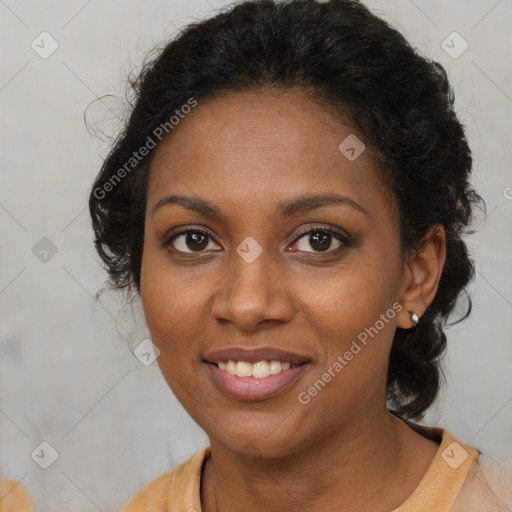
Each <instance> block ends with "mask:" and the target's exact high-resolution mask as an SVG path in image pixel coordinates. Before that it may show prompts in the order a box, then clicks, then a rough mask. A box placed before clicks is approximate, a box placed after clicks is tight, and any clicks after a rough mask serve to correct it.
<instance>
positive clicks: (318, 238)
mask: <svg viewBox="0 0 512 512" xmlns="http://www.w3.org/2000/svg"><path fill="white" fill-rule="evenodd" d="M333 242H334V244H335V245H334V247H333ZM294 245H297V246H298V247H297V248H298V250H299V251H302V252H313V253H315V252H336V251H337V249H340V248H341V247H343V246H344V245H349V243H348V239H347V237H346V236H344V235H343V234H342V233H338V232H337V231H335V230H334V229H332V228H313V229H310V230H309V231H306V232H305V233H302V234H301V235H300V236H299V237H298V238H297V239H296V241H295V242H294ZM309 248H312V249H313V251H311V250H309Z"/></svg>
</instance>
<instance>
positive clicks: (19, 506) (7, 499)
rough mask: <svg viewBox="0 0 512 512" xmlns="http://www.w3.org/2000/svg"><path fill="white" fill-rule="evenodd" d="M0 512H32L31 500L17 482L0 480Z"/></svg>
mask: <svg viewBox="0 0 512 512" xmlns="http://www.w3.org/2000/svg"><path fill="white" fill-rule="evenodd" d="M0 510H1V511H2V512H34V505H33V503H32V500H31V499H30V496H29V494H28V492H27V490H26V489H25V487H23V485H22V484H21V483H20V482H19V481H17V480H5V479H2V478H0Z"/></svg>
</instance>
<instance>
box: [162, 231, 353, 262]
mask: <svg viewBox="0 0 512 512" xmlns="http://www.w3.org/2000/svg"><path fill="white" fill-rule="evenodd" d="M314 231H320V232H324V233H328V234H330V235H332V236H334V237H335V238H336V239H337V240H338V241H339V242H341V243H342V244H343V245H344V246H345V245H350V243H351V240H352V239H351V237H350V236H349V235H348V234H347V233H345V232H344V231H342V230H340V229H338V228H335V227H334V226H331V225H322V224H313V225H310V226H308V227H306V228H304V229H303V230H301V231H300V232H299V233H297V234H296V235H295V236H294V238H293V241H292V242H291V243H292V244H294V243H296V242H297V241H298V240H300V239H301V238H302V237H303V236H304V235H307V234H309V233H311V232H314ZM189 232H193V233H201V234H203V235H205V236H207V237H208V238H210V240H212V241H213V242H214V243H215V244H217V245H219V244H218V242H217V241H216V239H215V237H214V236H213V235H211V234H210V232H209V231H208V230H207V229H205V228H202V227H194V226H182V227H181V229H180V230H179V231H177V232H174V233H171V234H170V235H166V236H165V237H164V242H163V244H162V245H163V246H164V247H168V246H169V245H170V244H171V242H172V241H173V239H175V238H177V237H179V236H182V235H186V234H188V233H189ZM339 249H341V247H339V248H337V249H331V250H329V251H325V254H333V253H336V252H337V251H338V250H339ZM215 251H217V250H215ZM175 252H177V253H184V254H204V253H205V251H204V250H203V251H191V252H189V253H187V252H185V251H179V250H176V249H175ZM299 252H302V251H299ZM306 252H309V251H306ZM312 254H320V255H321V254H322V252H321V251H319V252H315V251H313V252H312Z"/></svg>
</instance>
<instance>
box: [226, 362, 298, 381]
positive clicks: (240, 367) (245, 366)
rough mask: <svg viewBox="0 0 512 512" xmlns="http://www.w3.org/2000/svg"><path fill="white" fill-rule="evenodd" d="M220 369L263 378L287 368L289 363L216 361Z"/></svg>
mask: <svg viewBox="0 0 512 512" xmlns="http://www.w3.org/2000/svg"><path fill="white" fill-rule="evenodd" d="M217 365H218V367H219V368H220V369H221V370H224V371H226V372H228V373H229V374H230V375H237V376H238V377H251V376H252V377H256V378H257V379H263V378H265V377H268V376H269V375H275V374H277V373H280V372H282V371H283V370H289V369H290V367H291V364H290V363H289V362H288V361H285V362H281V361H275V360H272V361H258V362H257V363H254V364H253V363H249V362H247V361H233V360H231V359H230V360H229V361H219V362H218V363H217Z"/></svg>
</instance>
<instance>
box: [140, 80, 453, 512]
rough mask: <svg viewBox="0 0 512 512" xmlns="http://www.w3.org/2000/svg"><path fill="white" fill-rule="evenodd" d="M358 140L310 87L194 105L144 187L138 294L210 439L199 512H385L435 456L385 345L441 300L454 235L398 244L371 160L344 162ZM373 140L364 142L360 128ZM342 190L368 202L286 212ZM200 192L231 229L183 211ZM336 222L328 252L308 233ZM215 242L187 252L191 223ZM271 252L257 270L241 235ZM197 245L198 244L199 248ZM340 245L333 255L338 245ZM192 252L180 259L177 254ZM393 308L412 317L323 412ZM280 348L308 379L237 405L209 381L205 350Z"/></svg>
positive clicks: (174, 380) (363, 360)
mask: <svg viewBox="0 0 512 512" xmlns="http://www.w3.org/2000/svg"><path fill="white" fill-rule="evenodd" d="M350 134H356V135H358V132H357V131H356V130H355V128H353V127H352V126H350V123H348V122H347V123H345V124H343V123H342V122H341V121H340V120H339V119H338V118H333V117H331V116H330V115H329V113H328V112H327V111H326V110H324V109H322V108H321V107H320V106H318V105H317V104H315V103H313V102H311V101H310V100H309V99H308V98H307V97H305V96H303V95H302V94H301V93H300V92H299V91H287V92H280V93H277V92H275V91H272V90H261V91H259V92H258V93H230V94H227V95H224V96H221V97H217V98H214V99H210V100H207V101H204V102H200V103H199V105H198V106H197V107H195V108H194V109H193V110H192V112H191V113H190V114H188V115H187V117H186V118H185V119H184V120H182V121H181V122H180V124H179V125H178V126H177V127H175V129H174V131H173V132H172V133H171V134H170V137H168V138H167V139H164V140H163V141H162V143H161V144H160V146H159V147H157V149H156V152H155V155H154V159H153V162H152V166H151V174H150V179H149V185H148V193H147V211H146V224H145V239H144V250H143V259H142V269H141V299H142V304H143V308H144V313H145V317H146V322H147V325H148V328H149V330H150V332H151V336H152V340H153V342H154V343H155V345H156V346H157V347H158V348H159V349H160V351H161V353H160V356H159V358H158V362H159V365H160V369H161V371H162V374H163V376H164V378H165V379H166V381H167V383H168V384H169V386H170V388H171V389H172V391H173V392H174V393H175V395H176V396H177V398H178V400H179V401H180V402H181V404H182V405H183V406H184V408H185V409H186V410H187V411H188V413H189V414H190V415H191V417H192V418H193V419H194V420H195V421H196V422H197V423H198V424H199V425H200V426H201V427H202V428H203V429H204V430H205V432H206V433H207V435H208V437H209V439H210V445H211V452H212V456H211V458H210V459H209V460H208V462H207V464H206V465H205V467H204V470H203V476H202V481H201V501H202V508H203V511H205V512H214V511H217V510H222V511H226V510H236V509H238V508H239V507H240V503H243V504H244V506H243V508H244V510H245V511H246V512H252V511H261V510H269V511H274V512H280V511H285V510H286V511H289V510H306V511H315V512H323V511H327V510H329V511H332V510H337V511H340V512H345V511H346V512H348V511H349V510H350V511H353V510H372V511H374V512H389V511H391V510H392V509H393V508H395V507H398V506H399V505H400V504H401V503H403V501H405V500H406V499H407V497H408V496H409V495H410V494H411V493H412V492H413V491H414V489H415V488H416V487H417V486H418V484H419V482H420V481H421V479H422V477H423V476H424V475H425V473H426V471H427V469H428V467H429V465H430V463H431V461H432V459H433V457H434V456H435V454H436V452H437V449H438V448H439V445H438V444H436V443H434V442H432V441H430V440H428V439H426V438H424V437H423V436H421V435H419V434H417V433H416V432H415V431H413V430H412V429H410V428H409V427H408V426H406V425H405V424H404V423H403V422H402V421H400V420H398V419H396V418H395V417H393V416H392V415H390V414H389V413H388V411H387V409H386V386H385V384H386V374H387V368H388V359H389V351H390V347H391V344H392V340H393V335H394V332H395V330H396V328H397V327H401V328H405V329H409V328H411V327H412V325H413V324H412V322H411V319H410V312H411V311H415V312H416V313H417V314H418V315H419V316H420V317H421V315H422V314H423V313H424V312H425V310H426V308H427V307H428V305H429V304H430V303H431V302H432V300H433V298H434V296H435V293H436V290H437V287H438V283H439V279H440V276H441V271H442V268H443V265H444V261H445V253H446V249H445V234H444V230H443V228H442V227H441V226H436V227H434V228H433V229H432V230H431V233H430V236H429V238H428V243H427V244H426V246H425V248H424V249H423V250H422V252H421V253H419V254H412V253H411V254H409V253H408V254H406V258H405V261H404V260H403V259H402V256H401V254H400V247H399V219H398V214H397V211H396V208H395V205H394V203H393V202H390V199H389V194H388V192H387V191H386V189H385V188H384V186H383V184H382V183H381V181H380V180H379V178H378V175H377V173H376V164H375V163H374V161H373V160H372V158H371V155H370V152H369V151H368V150H366V151H364V152H363V153H362V154H361V155H360V156H359V157H358V158H357V159H356V160H354V161H349V160H348V159H347V158H345V156H343V155H342V154H341V152H340V150H339V149H338V145H339V144H340V143H341V142H342V141H343V140H344V139H345V138H346V137H347V136H348V135H350ZM358 137H359V138H360V139H361V140H362V139H363V136H362V135H358ZM331 192H336V193H338V194H340V195H344V196H347V197H349V198H350V199H352V200H353V201H355V202H356V203H358V204H359V205H360V206H361V207H362V208H364V209H365V210H366V212H367V214H365V213H363V212H361V211H359V210H358V209H356V208H353V207H351V206H348V205H340V204H336V205H329V206H323V207H322V208H319V209H315V210H311V211H305V210H302V211H299V212H297V213H295V214H294V215H293V216H290V217H284V218H279V217H278V216H277V215H276V214H275V212H274V208H275V206H276V204H277V203H279V202H281V201H288V200H291V199H292V198H295V197H296V196H298V195H301V194H318V193H331ZM170 194H184V195H187V196H192V197H200V198H203V199H206V200H208V201H210V202H211V203H213V204H214V205H215V206H216V207H217V208H218V209H219V210H220V211H221V213H222V214H223V216H224V218H223V219H220V218H215V217H209V216H206V215H204V214H202V213H198V212H195V211H191V210H189V209H186V208H184V207H183V206H181V205H178V204H168V205H166V206H163V207H161V208H159V209H157V210H156V211H155V212H154V213H153V209H154V208H155V206H156V205H157V203H158V202H159V201H160V200H161V199H162V198H164V197H165V196H168V195H170ZM318 225H320V227H325V228H326V227H329V226H332V227H334V228H337V229H339V230H342V231H344V232H345V233H347V234H348V235H349V236H350V238H351V239H352V242H351V243H349V244H348V245H345V244H343V243H342V242H339V241H338V240H337V239H336V238H335V237H334V236H333V237H331V238H330V240H331V243H330V245H329V238H328V240H327V243H326V245H325V246H326V247H328V251H322V250H321V248H319V244H318V243H315V241H314V240H313V239H312V238H311V236H310V235H309V234H306V235H301V237H300V238H299V237H298V235H299V233H300V232H301V231H305V230H307V228H309V227H318ZM194 228H202V229H205V230H207V231H208V233H209V234H210V236H211V238H208V237H206V238H205V239H199V242H195V245H194V241H192V243H190V242H189V244H188V245H187V243H186V237H185V236H181V237H179V238H178V239H174V241H173V243H169V244H168V245H166V242H168V239H169V235H170V234H173V233H176V232H178V231H182V230H183V229H194ZM249 236H250V237H252V238H254V239H255V240H256V241H257V242H258V243H259V244H260V246H261V248H262V253H261V255H260V256H259V257H258V258H257V259H256V260H255V261H254V262H252V263H250V264H249V263H247V262H246V261H245V260H244V259H242V258H241V257H240V256H239V255H238V253H237V252H236V248H237V247H238V246H239V244H241V242H242V241H244V240H245V239H246V238H247V237H249ZM201 244H202V245H201ZM338 247H342V249H341V251H340V252H338V253H337V254H335V250H336V249H337V248H338ZM180 251H184V252H180ZM395 302H398V303H400V304H401V306H402V310H401V311H400V312H399V313H398V314H397V315H396V316H395V317H394V318H393V319H391V320H389V322H388V323H386V324H385V326H384V328H383V329H382V330H380V331H379V333H378V335H376V336H375V337H374V338H373V339H372V338H370V339H369V342H368V344H367V345H366V346H365V347H364V348H363V349H362V350H361V351H360V352H359V353H358V354H357V355H356V356H355V357H354V358H353V359H352V360H351V361H350V362H349V364H347V365H346V366H345V367H344V368H343V370H342V371H341V372H339V373H338V374H337V375H336V377H335V378H333V379H332V381H331V382H330V383H329V384H328V385H327V386H326V387H325V388H323V389H322V391H321V392H319V393H318V395H317V396H315V397H314V398H312V399H311V401H310V402H309V403H308V404H306V405H303V404H301V403H300V402H299V401H298V400H297V395H298V393H300V392H301V391H307V390H308V388H310V386H311V385H312V384H313V383H314V382H315V381H317V380H318V379H319V378H321V377H322V374H324V373H325V372H326V371H327V369H328V368H329V367H331V366H332V365H333V363H334V362H335V361H336V358H337V357H338V356H339V355H343V354H344V353H345V352H346V351H347V350H348V348H349V347H350V345H351V343H352V341H353V340H355V339H357V336H358V334H359V333H361V332H362V331H364V329H365V328H367V327H370V326H373V325H374V324H375V322H376V321H377V320H378V319H379V317H380V315H381V314H384V313H385V312H386V311H387V310H388V309H390V308H391V306H392V304H393V303H395ZM231 346H243V347H248V348H252V347H260V346H273V347H279V348H284V349H286V350H290V351H293V352H298V353H300V354H303V355H306V356H307V357H308V359H309V360H310V363H309V367H308V369H307V371H306V372H305V373H304V374H303V375H302V377H301V378H300V379H299V380H298V381H297V382H295V383H294V384H293V386H292V387H290V388H288V389H287V390H286V391H285V392H282V393H280V394H279V395H277V396H274V397H272V398H269V399H266V400H262V401H259V402H247V401H241V400H236V399H234V398H230V397H228V396H227V395H225V394H224V393H223V392H222V391H221V390H219V389H218V388H217V387H216V385H215V384H214V382H213V381H212V379H211V377H210V374H209V372H208V369H207V367H206V365H205V363H203V362H202V360H203V357H204V354H205V353H206V352H208V351H212V350H216V349H220V348H225V347H231Z"/></svg>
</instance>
